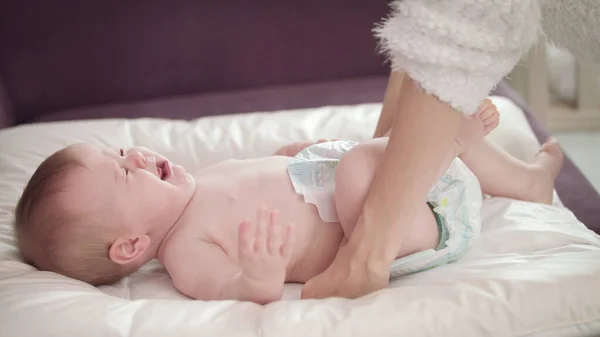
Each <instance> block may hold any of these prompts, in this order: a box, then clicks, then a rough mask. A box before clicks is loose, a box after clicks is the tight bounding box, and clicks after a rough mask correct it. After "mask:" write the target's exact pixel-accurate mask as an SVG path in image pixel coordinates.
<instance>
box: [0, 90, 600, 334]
mask: <svg viewBox="0 0 600 337" xmlns="http://www.w3.org/2000/svg"><path fill="white" fill-rule="evenodd" d="M494 100H495V102H496V104H498V106H499V109H500V111H501V116H502V123H501V127H500V128H499V129H498V130H497V131H495V132H494V133H493V134H492V135H491V136H490V137H492V138H493V139H494V140H495V141H497V142H499V143H500V144H502V145H503V146H505V147H506V148H507V149H509V151H511V152H512V153H514V154H515V155H517V156H519V157H521V158H527V157H529V156H531V155H532V154H533V153H535V151H536V150H537V144H536V142H535V139H534V137H533V136H532V133H531V130H530V129H529V127H528V125H527V123H526V121H525V119H524V116H523V115H522V112H521V111H520V110H519V109H518V108H517V107H516V106H514V105H513V104H512V103H511V102H509V101H507V100H505V99H501V98H495V99H494ZM379 109H380V105H378V104H367V105H358V106H348V107H325V108H320V109H311V110H301V111H286V112H278V113H268V114H267V113H255V114H245V115H236V116H225V117H213V118H204V119H200V120H197V121H193V122H184V121H168V120H156V119H144V120H135V121H131V120H129V121H127V120H104V121H87V122H70V123H53V124H39V125H29V126H22V127H17V128H13V129H8V130H3V131H0V336H2V337H4V336H7V337H8V336H10V337H14V336H61V337H66V336H90V337H92V336H160V337H164V336H236V337H242V336H303V337H304V336H311V337H313V336H534V335H535V336H584V335H590V336H591V335H594V334H600V289H599V286H600V238H599V237H598V236H597V235H595V234H594V233H593V232H591V231H589V230H587V229H586V228H585V227H584V226H583V225H582V224H581V223H580V222H578V221H577V219H576V218H575V217H574V216H573V215H572V213H571V212H569V211H568V210H566V209H564V208H562V207H561V206H560V202H558V201H556V205H555V206H544V205H537V204H531V203H526V202H518V201H512V200H507V199H490V200H486V201H485V203H484V205H483V209H482V216H483V229H482V235H481V237H480V239H479V240H478V242H477V243H476V245H475V247H474V248H473V249H472V250H471V251H470V252H469V253H467V255H466V256H465V257H464V258H462V259H461V260H459V261H458V262H456V263H453V264H451V265H447V266H443V267H439V268H436V269H433V270H430V271H427V272H423V273H419V274H415V275H412V276H409V277H405V278H402V279H399V280H396V281H394V282H393V283H392V284H391V285H390V288H389V289H386V290H384V291H380V292H377V293H375V294H371V295H369V296H366V297H364V298H361V299H357V300H345V299H338V298H332V299H326V300H320V301H316V300H311V301H300V300H297V299H298V297H299V291H300V286H299V285H288V286H286V293H285V300H283V301H280V302H276V303H272V304H270V305H267V306H259V305H256V304H252V303H241V302H233V301H226V302H201V301H192V300H189V299H187V298H185V297H184V296H182V295H180V294H179V293H178V292H177V291H176V290H175V289H174V288H173V285H172V284H171V282H170V279H169V277H168V275H167V274H166V273H165V271H164V269H163V268H162V267H161V266H160V264H158V263H155V262H152V263H150V264H148V265H147V266H145V267H144V268H143V269H142V271H140V272H138V273H136V274H134V275H133V276H131V277H129V278H127V279H125V280H124V281H122V282H120V283H118V284H116V285H113V286H105V287H101V288H99V289H97V288H94V287H92V286H89V285H86V284H83V283H81V282H77V281H74V280H71V279H69V278H66V277H63V276H60V275H56V274H53V273H48V272H40V271H37V270H35V269H34V268H32V267H30V266H28V265H26V264H24V263H22V262H20V260H19V258H18V255H17V250H16V248H15V241H14V239H13V236H12V230H11V221H12V217H13V211H14V207H15V204H16V202H17V199H18V197H19V195H20V193H21V191H22V188H23V187H24V185H25V183H26V182H27V179H28V178H29V176H30V175H31V174H32V173H33V171H34V170H35V168H36V167H37V165H38V164H39V163H40V162H41V161H42V160H43V159H44V158H45V157H46V156H48V155H49V154H51V153H52V152H54V151H55V150H58V149H60V148H62V147H64V146H66V145H69V144H71V143H74V142H82V141H86V142H94V143H98V144H104V145H110V146H121V147H129V146H132V145H144V146H147V147H149V148H152V149H155V150H157V151H158V152H162V153H164V154H165V155H167V156H168V157H169V158H171V159H172V160H174V161H176V162H179V163H181V164H183V165H184V166H186V168H188V170H190V169H191V170H193V169H195V168H199V167H202V166H205V165H207V164H210V163H214V162H216V161H219V160H222V159H226V158H230V157H236V158H247V157H254V156H259V155H268V154H270V153H272V152H273V151H274V150H275V149H276V148H277V147H278V146H279V145H280V144H283V143H286V142H290V141H294V140H301V139H317V138H323V137H339V138H344V139H350V140H362V139H365V138H368V137H369V136H370V134H371V132H372V130H373V129H374V126H375V123H376V120H377V116H378V113H379ZM198 263H202V261H198Z"/></svg>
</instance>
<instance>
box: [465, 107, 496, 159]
mask: <svg viewBox="0 0 600 337" xmlns="http://www.w3.org/2000/svg"><path fill="white" fill-rule="evenodd" d="M498 124H500V114H499V113H498V109H497V108H496V105H495V104H494V103H493V102H492V101H491V100H490V99H489V98H486V99H485V100H484V101H483V103H482V104H481V105H480V106H479V109H478V110H477V112H476V113H475V114H474V115H472V116H469V117H463V119H462V121H461V125H460V129H459V130H458V135H457V136H456V139H455V142H456V144H457V149H458V154H461V153H463V152H465V151H466V150H467V149H468V148H469V146H471V145H472V144H473V143H475V142H476V141H478V140H480V139H482V138H483V137H485V136H487V135H488V134H489V133H490V132H492V130H494V129H495V128H497V127H498Z"/></svg>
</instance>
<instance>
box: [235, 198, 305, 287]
mask: <svg viewBox="0 0 600 337" xmlns="http://www.w3.org/2000/svg"><path fill="white" fill-rule="evenodd" d="M294 244H295V236H294V227H293V225H289V226H287V229H286V230H285V235H282V228H281V225H280V224H279V223H278V222H277V213H276V212H274V211H270V212H269V211H267V209H266V208H265V207H261V209H260V210H259V211H258V221H257V223H256V225H254V224H253V223H252V222H250V221H248V220H244V221H242V222H241V223H240V226H239V233H238V261H239V264H240V267H241V269H242V275H243V276H244V277H247V278H248V280H249V281H252V282H254V283H255V284H269V285H270V284H272V285H274V286H277V285H283V283H284V281H285V271H286V267H287V264H288V262H289V261H290V257H291V256H292V252H293V250H294Z"/></svg>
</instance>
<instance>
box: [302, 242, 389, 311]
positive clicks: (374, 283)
mask: <svg viewBox="0 0 600 337" xmlns="http://www.w3.org/2000/svg"><path fill="white" fill-rule="evenodd" d="M388 281H389V267H388V266H385V264H383V263H382V264H380V265H378V266H377V264H374V263H373V261H369V260H368V259H363V258H360V257H359V254H357V252H355V251H354V249H352V248H351V247H350V246H348V245H344V246H342V247H340V249H339V251H338V254H337V255H336V257H335V259H334V261H333V263H332V264H331V265H330V266H329V267H328V268H327V269H326V270H325V271H324V272H323V273H321V274H319V275H317V276H316V277H314V278H312V279H311V280H309V281H308V282H307V283H306V284H305V285H304V287H303V288H302V295H301V297H302V299H317V298H326V297H331V296H334V297H344V298H358V297H361V296H364V295H367V294H370V293H372V292H375V291H377V290H380V289H383V288H385V287H387V285H388Z"/></svg>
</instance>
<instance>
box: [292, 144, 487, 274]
mask: <svg viewBox="0 0 600 337" xmlns="http://www.w3.org/2000/svg"><path fill="white" fill-rule="evenodd" d="M356 144H358V143H357V142H353V141H335V142H327V143H320V144H315V145H311V146H309V147H307V148H306V149H304V150H303V151H301V152H300V153H298V154H297V155H296V156H295V157H294V158H293V159H292V160H291V162H290V164H289V165H288V174H289V176H290V180H291V182H292V185H293V186H294V190H295V191H296V193H298V194H299V195H302V196H303V198H304V201H305V202H306V203H311V204H314V205H315V206H316V208H317V210H318V213H319V216H320V217H321V219H323V221H326V222H338V217H337V211H336V207H335V197H334V192H335V174H336V168H337V165H338V163H339V161H340V158H341V157H342V156H343V154H344V153H346V152H348V151H349V150H350V149H352V147H354V146H355V145H356ZM426 202H427V203H428V204H429V205H430V207H432V209H433V211H434V214H435V215H436V220H437V222H438V226H439V229H440V238H441V239H440V244H439V246H438V247H437V248H436V249H429V250H426V251H422V252H419V253H415V254H412V255H409V256H405V257H402V258H399V259H397V260H396V261H394V262H393V263H392V267H391V271H390V277H392V278H395V277H399V276H403V275H407V274H411V273H415V272H418V271H422V270H426V269H430V268H433V267H436V266H440V265H442V264H446V263H449V262H452V261H454V260H456V259H458V258H459V257H461V256H462V255H463V254H464V253H465V252H466V251H467V250H468V249H469V248H470V247H471V246H472V245H473V243H474V241H475V239H476V238H477V236H478V235H479V232H480V229H481V217H480V210H481V203H482V195H481V188H480V186H479V182H478V181H477V178H476V177H475V175H474V174H473V173H472V172H471V171H470V170H469V169H468V168H467V167H466V166H465V164H464V163H463V162H462V161H461V160H460V159H458V158H457V159H455V160H454V161H453V162H452V163H451V165H450V167H449V168H448V170H447V171H446V173H445V174H444V176H443V177H442V178H441V179H440V181H439V182H438V183H436V184H435V186H433V188H431V190H430V191H429V193H428V194H427V200H426Z"/></svg>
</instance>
